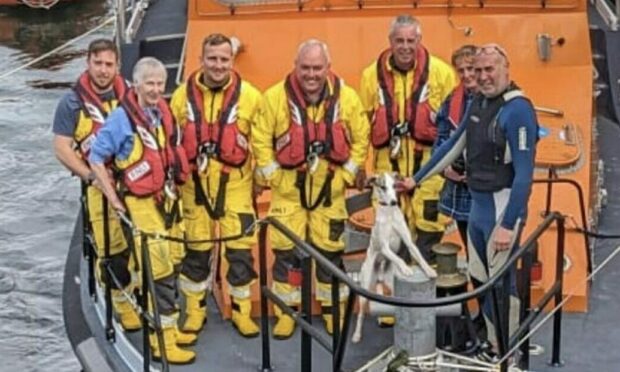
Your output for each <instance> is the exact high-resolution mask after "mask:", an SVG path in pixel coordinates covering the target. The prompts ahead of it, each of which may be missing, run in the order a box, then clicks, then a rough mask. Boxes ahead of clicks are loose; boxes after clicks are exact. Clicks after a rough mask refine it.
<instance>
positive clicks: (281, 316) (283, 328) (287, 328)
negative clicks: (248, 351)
mask: <svg viewBox="0 0 620 372" xmlns="http://www.w3.org/2000/svg"><path fill="white" fill-rule="evenodd" d="M273 312H274V314H275V315H276V318H277V319H278V320H277V322H276V325H275V326H274V327H273V337H274V338H275V339H278V340H286V339H288V338H290V337H291V336H292V335H293V333H294V332H295V325H296V324H295V319H293V318H291V317H290V316H288V315H286V314H285V313H284V312H283V311H282V310H281V309H280V308H279V307H278V306H277V305H274V306H273Z"/></svg>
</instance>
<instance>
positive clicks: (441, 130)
mask: <svg viewBox="0 0 620 372" xmlns="http://www.w3.org/2000/svg"><path fill="white" fill-rule="evenodd" d="M451 97H452V95H450V96H449V97H448V98H447V99H446V100H445V101H443V103H442V104H441V107H440V108H439V111H437V118H436V119H435V120H436V123H437V139H436V140H435V144H434V145H433V152H435V151H437V149H438V148H439V146H441V144H443V143H444V142H446V141H447V140H448V138H450V131H451V130H452V128H453V126H452V123H451V122H450V120H448V111H449V107H450V98H451Z"/></svg>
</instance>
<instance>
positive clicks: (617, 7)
mask: <svg viewBox="0 0 620 372" xmlns="http://www.w3.org/2000/svg"><path fill="white" fill-rule="evenodd" d="M590 3H591V4H593V5H594V7H595V8H596V10H597V11H598V13H599V14H600V15H601V17H602V18H603V19H604V20H605V23H607V26H609V28H610V29H611V30H612V31H618V29H619V28H620V1H619V0H590Z"/></svg>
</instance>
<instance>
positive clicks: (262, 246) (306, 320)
mask: <svg viewBox="0 0 620 372" xmlns="http://www.w3.org/2000/svg"><path fill="white" fill-rule="evenodd" d="M554 222H555V223H556V224H557V234H558V242H557V257H556V260H557V263H556V268H557V270H556V279H555V283H554V284H553V286H552V288H551V289H550V290H549V291H548V292H547V293H545V295H544V296H543V299H542V300H541V301H540V302H539V303H538V304H537V307H536V308H535V309H534V310H531V309H530V308H529V307H530V303H529V296H527V298H525V303H523V304H522V311H524V312H526V313H527V317H526V319H525V321H524V323H523V324H522V325H521V327H520V328H519V329H518V330H517V333H515V334H516V335H522V334H524V333H525V332H526V331H527V330H528V329H529V325H530V324H531V323H532V322H533V320H534V319H536V317H537V316H538V315H539V314H540V311H536V309H542V308H543V307H544V306H545V305H546V304H547V303H548V302H549V301H550V300H551V299H554V302H555V304H556V306H557V305H558V304H559V303H560V302H561V301H562V288H563V281H562V276H563V270H562V257H563V256H564V238H565V229H564V222H565V221H564V217H563V216H562V215H561V214H559V213H557V212H550V213H549V214H548V215H547V216H545V218H544V220H543V221H542V223H541V224H540V225H539V226H538V227H537V228H536V229H535V230H534V232H532V234H531V235H530V236H529V237H528V239H527V240H526V241H525V242H524V243H523V244H522V245H521V247H519V249H517V251H516V252H515V253H514V254H513V255H511V257H510V258H509V259H508V260H507V262H506V263H505V264H504V266H503V267H502V268H501V269H500V270H499V271H498V273H497V274H496V275H495V276H493V277H492V278H490V279H489V281H487V282H486V283H484V284H482V285H481V286H480V287H478V288H477V289H475V290H473V291H471V292H467V293H463V294H458V295H454V296H449V297H443V298H439V299H433V300H418V299H416V300H412V299H405V298H397V297H387V296H383V295H379V294H376V293H373V292H370V291H368V290H366V289H365V288H362V287H361V286H359V285H358V284H357V283H355V282H354V281H353V280H352V279H351V278H350V277H349V276H348V275H347V274H346V273H344V272H343V271H342V270H340V269H339V268H338V267H337V266H336V265H334V264H333V263H332V262H331V261H329V260H328V259H327V258H325V257H323V256H322V255H321V253H320V252H319V251H317V250H316V249H315V248H314V247H312V246H311V245H310V244H308V243H307V242H305V241H303V240H301V239H300V238H299V237H298V236H296V235H295V234H294V233H293V232H292V231H291V230H290V229H289V228H288V227H287V226H286V225H284V224H283V223H281V222H280V221H278V220H277V219H275V218H271V217H267V218H266V219H265V220H263V223H262V224H261V227H260V233H259V250H260V256H259V264H260V286H261V331H262V347H263V349H262V357H263V360H262V367H261V370H262V371H270V370H271V358H270V345H269V324H268V319H267V314H268V313H267V310H268V309H267V300H268V299H270V300H272V301H273V302H275V303H276V305H278V306H279V307H280V308H281V309H282V311H284V312H285V313H286V314H288V315H289V316H292V317H293V318H294V319H295V321H296V322H297V324H298V325H299V326H300V327H301V328H302V339H301V342H302V364H301V370H302V371H304V372H307V371H310V370H311V355H312V350H311V346H310V342H309V341H310V340H311V339H312V338H313V339H315V340H316V341H317V342H318V343H319V344H320V345H321V346H322V347H323V348H325V349H326V350H327V351H328V352H330V353H331V354H332V368H333V370H334V371H340V368H341V365H342V361H343V358H344V353H345V350H346V339H347V337H348V330H349V323H350V318H351V316H352V312H353V305H354V303H355V300H356V296H357V295H361V296H364V297H366V298H368V299H370V300H373V301H376V302H380V303H383V304H389V305H396V306H402V307H438V306H444V305H450V304H455V303H463V302H465V301H468V300H470V299H473V298H477V297H480V296H481V295H483V294H485V293H486V292H488V291H489V290H490V289H492V288H495V287H496V286H497V285H498V283H499V282H500V280H504V283H505V281H506V280H508V278H509V277H508V275H506V274H507V273H508V270H510V269H511V268H512V267H513V265H516V262H517V260H519V259H521V258H522V257H524V256H525V255H526V254H527V253H530V252H531V250H532V249H533V247H534V246H535V245H536V241H537V240H538V238H539V237H540V236H541V235H542V234H543V233H544V232H545V231H546V230H547V229H548V228H549V227H550V226H551V225H552V224H553V223H554ZM269 226H271V227H273V228H275V229H277V230H278V231H279V232H280V233H281V234H283V235H284V236H286V237H287V238H288V239H289V240H290V241H291V242H293V244H294V245H295V247H296V248H297V249H296V252H297V253H298V255H299V256H300V258H301V261H302V275H303V282H302V288H301V291H302V296H301V297H302V299H301V300H302V304H301V309H302V313H301V315H298V314H297V313H295V311H294V310H293V309H292V308H291V307H289V306H287V305H286V304H285V303H284V302H283V301H281V300H280V299H279V297H278V296H277V295H276V294H275V293H274V292H273V291H272V290H271V289H270V288H269V287H268V286H267V266H266V249H267V228H268V227H269ZM310 259H314V260H315V261H316V264H318V265H321V266H322V268H323V269H324V270H326V271H327V272H328V273H329V274H330V275H331V276H332V301H333V302H332V303H337V302H338V299H339V283H340V282H342V283H344V284H345V285H346V286H347V287H349V289H350V291H349V297H348V299H347V304H346V310H345V315H344V323H343V329H342V332H339V327H337V326H336V327H334V333H333V335H332V344H331V345H330V344H329V341H328V340H327V339H326V338H325V337H324V336H323V335H322V334H321V333H320V332H319V331H318V330H317V329H316V328H314V327H313V326H312V320H311V318H310V316H311V313H310V310H311V307H310V306H311V302H310V301H311V297H310V296H311V292H310V291H311V286H310V284H309V282H310V277H311V264H310ZM527 262H528V260H525V261H524V263H525V265H527ZM529 262H530V265H531V260H529ZM524 270H525V271H526V272H528V271H529V267H527V266H526V267H524ZM527 281H528V286H527V287H526V288H529V278H527ZM492 297H493V299H494V301H493V302H494V309H495V310H496V312H497V311H501V310H504V311H506V309H499V306H498V305H497V298H495V297H496V296H493V294H492ZM496 318H497V317H496ZM332 319H334V322H336V324H337V320H336V319H340V317H339V306H332ZM499 319H502V320H503V322H498V324H496V327H497V329H498V330H500V332H499V333H500V336H501V337H500V340H499V341H500V343H499V349H500V353H504V352H506V351H507V350H509V346H510V345H514V343H515V340H513V339H509V338H508V332H507V331H508V324H507V323H508V317H505V316H504V317H502V318H499ZM561 322H562V314H561V311H559V312H557V313H556V314H554V327H553V351H552V355H553V358H552V363H559V355H560V340H561ZM502 323H503V324H502ZM502 331H503V332H502ZM526 362H529V361H528V360H527V359H526ZM501 368H502V371H505V370H507V361H504V362H502V364H501Z"/></svg>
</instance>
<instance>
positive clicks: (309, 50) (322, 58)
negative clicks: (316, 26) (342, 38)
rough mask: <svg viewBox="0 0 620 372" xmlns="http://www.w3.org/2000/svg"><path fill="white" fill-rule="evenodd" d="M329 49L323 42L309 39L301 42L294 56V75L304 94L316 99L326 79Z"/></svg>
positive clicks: (313, 99) (328, 66)
mask: <svg viewBox="0 0 620 372" xmlns="http://www.w3.org/2000/svg"><path fill="white" fill-rule="evenodd" d="M330 65H331V64H330V56H329V50H328V49H327V45H325V43H323V42H321V41H319V40H316V39H310V40H307V41H305V42H303V43H302V44H301V45H300V46H299V49H298V50H297V57H296V58H295V76H296V77H297V80H298V81H299V85H300V86H301V89H302V91H303V92H304V94H305V95H306V96H307V97H308V98H310V99H311V100H312V101H315V100H317V99H318V98H319V97H320V95H321V92H323V89H324V88H325V83H326V81H327V74H328V73H329V68H330Z"/></svg>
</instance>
